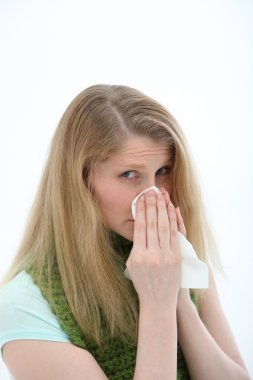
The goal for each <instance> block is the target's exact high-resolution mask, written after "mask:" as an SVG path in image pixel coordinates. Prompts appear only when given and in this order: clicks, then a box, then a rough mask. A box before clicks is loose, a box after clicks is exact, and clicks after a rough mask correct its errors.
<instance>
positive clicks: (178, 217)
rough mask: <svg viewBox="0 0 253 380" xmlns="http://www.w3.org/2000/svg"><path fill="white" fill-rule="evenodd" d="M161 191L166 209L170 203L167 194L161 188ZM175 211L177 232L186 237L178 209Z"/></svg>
mask: <svg viewBox="0 0 253 380" xmlns="http://www.w3.org/2000/svg"><path fill="white" fill-rule="evenodd" d="M161 191H162V193H163V195H164V199H165V203H166V205H167V207H168V206H169V205H170V203H171V200H170V196H169V193H168V192H167V191H166V190H165V189H164V188H163V187H161ZM175 211H176V216H177V226H178V231H179V232H181V234H183V235H184V236H185V237H186V228H185V225H184V221H183V218H182V215H181V213H180V209H179V207H177V208H176V209H175Z"/></svg>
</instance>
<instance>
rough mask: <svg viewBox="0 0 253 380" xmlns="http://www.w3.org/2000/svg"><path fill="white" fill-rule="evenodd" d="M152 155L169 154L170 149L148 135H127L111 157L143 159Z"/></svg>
mask: <svg viewBox="0 0 253 380" xmlns="http://www.w3.org/2000/svg"><path fill="white" fill-rule="evenodd" d="M152 156H164V157H165V156H166V157H169V156H170V150H169V147H168V145H167V143H165V142H163V141H155V140H153V139H151V138H149V137H142V136H134V137H129V138H128V139H127V140H126V141H125V142H124V143H123V144H122V146H121V148H120V149H119V151H118V152H117V153H115V154H114V155H113V156H112V157H111V158H112V159H116V160H117V159H127V160H130V161H131V160H133V159H139V160H142V159H143V160H145V159H147V158H149V157H152Z"/></svg>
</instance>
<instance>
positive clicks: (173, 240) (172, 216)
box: [167, 203, 178, 253]
mask: <svg viewBox="0 0 253 380" xmlns="http://www.w3.org/2000/svg"><path fill="white" fill-rule="evenodd" d="M167 210H168V215H169V220H170V247H171V250H172V252H173V253H177V252H178V228H177V216H176V211H175V207H174V206H173V204H172V203H170V204H169V206H167Z"/></svg>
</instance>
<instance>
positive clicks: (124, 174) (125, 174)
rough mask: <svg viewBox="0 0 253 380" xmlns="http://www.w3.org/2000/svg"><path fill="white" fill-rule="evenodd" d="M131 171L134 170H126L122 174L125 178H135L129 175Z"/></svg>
mask: <svg viewBox="0 0 253 380" xmlns="http://www.w3.org/2000/svg"><path fill="white" fill-rule="evenodd" d="M129 173H134V172H133V171H132V170H129V171H127V172H125V173H123V174H121V175H122V177H125V178H133V176H128V175H127V174H129Z"/></svg>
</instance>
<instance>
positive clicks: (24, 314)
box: [0, 271, 70, 360]
mask: <svg viewBox="0 0 253 380" xmlns="http://www.w3.org/2000/svg"><path fill="white" fill-rule="evenodd" d="M16 339H38V340H49V341H54V342H70V340H69V338H68V336H67V335H66V333H65V332H64V331H62V329H61V327H60V325H59V322H58V320H57V318H56V316H55V315H54V314H53V313H52V311H51V309H50V306H49V304H48V302H47V301H46V300H45V298H44V297H43V296H42V294H41V291H40V288H39V287H38V286H37V285H35V284H34V282H33V280H32V278H31V276H30V275H29V274H28V273H27V272H26V271H22V272H20V273H19V274H17V275H16V276H15V277H14V278H13V279H12V280H10V281H9V282H8V283H7V284H5V285H3V286H2V287H1V288H0V354H1V356H0V357H1V359H2V360H3V356H2V347H3V345H4V344H5V343H6V342H9V341H11V340H16Z"/></svg>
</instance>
